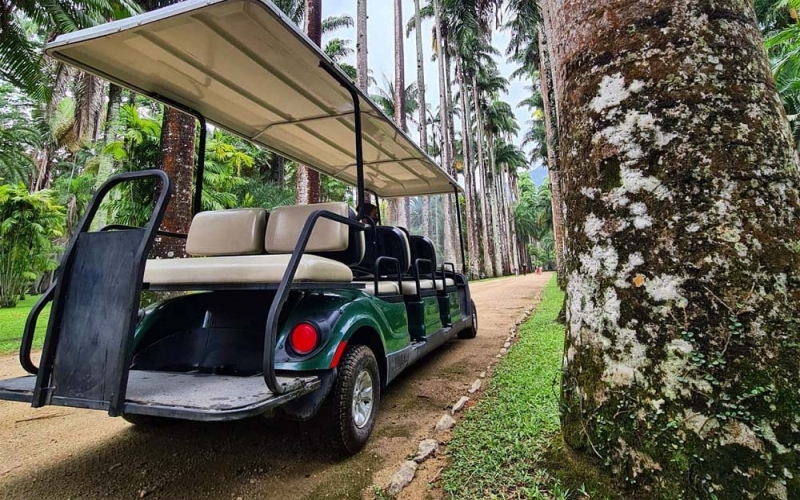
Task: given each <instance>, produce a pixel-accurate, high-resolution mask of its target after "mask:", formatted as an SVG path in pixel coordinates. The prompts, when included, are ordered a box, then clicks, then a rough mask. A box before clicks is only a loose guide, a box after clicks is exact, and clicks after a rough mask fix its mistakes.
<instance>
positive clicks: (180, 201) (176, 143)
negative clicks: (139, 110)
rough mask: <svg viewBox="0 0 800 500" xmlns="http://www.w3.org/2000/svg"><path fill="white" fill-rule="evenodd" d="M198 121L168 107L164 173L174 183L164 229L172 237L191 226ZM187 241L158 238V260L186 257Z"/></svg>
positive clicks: (163, 144) (164, 123) (163, 132)
mask: <svg viewBox="0 0 800 500" xmlns="http://www.w3.org/2000/svg"><path fill="white" fill-rule="evenodd" d="M194 136H195V119H194V117H193V116H191V115H187V114H185V113H182V112H180V111H176V110H175V109H172V108H170V107H168V106H165V107H164V118H163V121H162V124H161V170H163V171H164V173H166V174H167V175H168V176H169V178H170V179H171V180H172V199H171V200H170V201H169V204H168V205H167V211H166V213H165V215H164V220H163V222H162V223H161V229H163V230H164V231H168V232H171V233H183V234H186V233H188V232H189V226H190V225H191V223H192V180H193V174H194ZM185 243H186V242H185V241H184V240H180V239H177V238H162V237H157V238H156V242H155V247H154V249H153V253H154V254H155V255H156V256H157V257H161V258H172V257H185V256H186V250H185Z"/></svg>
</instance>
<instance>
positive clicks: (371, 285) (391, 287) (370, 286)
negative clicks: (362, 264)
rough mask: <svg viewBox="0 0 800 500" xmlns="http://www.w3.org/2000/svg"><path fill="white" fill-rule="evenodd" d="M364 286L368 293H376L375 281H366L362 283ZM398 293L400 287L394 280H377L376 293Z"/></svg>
mask: <svg viewBox="0 0 800 500" xmlns="http://www.w3.org/2000/svg"><path fill="white" fill-rule="evenodd" d="M364 285H365V288H364V291H365V292H367V293H368V294H370V295H376V293H375V282H374V281H368V282H365V283H364ZM399 294H400V287H399V286H397V282H396V281H379V282H378V293H377V295H399Z"/></svg>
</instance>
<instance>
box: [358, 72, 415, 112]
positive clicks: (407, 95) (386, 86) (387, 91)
mask: <svg viewBox="0 0 800 500" xmlns="http://www.w3.org/2000/svg"><path fill="white" fill-rule="evenodd" d="M395 95H396V91H395V84H394V83H393V82H391V81H389V79H388V78H386V75H384V76H383V87H377V88H376V89H375V93H373V94H372V95H371V96H370V97H372V100H373V101H375V104H377V105H378V106H379V107H380V108H381V109H382V110H383V112H384V113H386V115H387V116H391V117H393V118H394V119H396V118H397V116H396V109H397V108H396V107H395ZM403 99H404V100H405V103H406V107H405V113H404V115H405V121H406V122H412V123H416V122H417V118H416V117H415V116H414V113H416V112H417V111H418V110H419V107H418V102H419V90H418V89H417V84H416V82H415V83H412V84H410V85H408V86H407V87H406V90H405V92H404V97H403Z"/></svg>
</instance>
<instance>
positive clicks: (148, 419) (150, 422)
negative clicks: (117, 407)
mask: <svg viewBox="0 0 800 500" xmlns="http://www.w3.org/2000/svg"><path fill="white" fill-rule="evenodd" d="M122 419H123V420H125V421H126V422H128V423H129V424H133V425H135V426H136V427H141V428H146V427H164V426H165V425H170V424H172V423H174V422H175V419H172V418H164V417H153V416H150V415H135V414H131V413H125V414H123V415H122Z"/></svg>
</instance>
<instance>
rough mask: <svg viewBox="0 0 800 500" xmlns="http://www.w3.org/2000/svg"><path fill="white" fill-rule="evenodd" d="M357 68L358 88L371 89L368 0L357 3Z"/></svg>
mask: <svg viewBox="0 0 800 500" xmlns="http://www.w3.org/2000/svg"><path fill="white" fill-rule="evenodd" d="M356 5H357V7H356V70H357V71H358V78H357V80H356V84H357V85H358V88H360V89H361V90H363V91H364V92H367V90H368V89H369V68H368V65H367V64H368V58H367V54H368V45H367V0H358V2H357V3H356Z"/></svg>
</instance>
